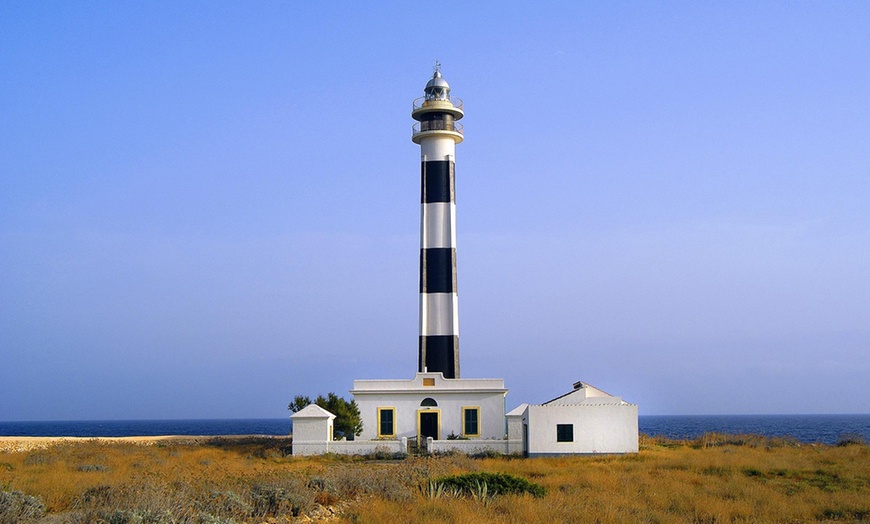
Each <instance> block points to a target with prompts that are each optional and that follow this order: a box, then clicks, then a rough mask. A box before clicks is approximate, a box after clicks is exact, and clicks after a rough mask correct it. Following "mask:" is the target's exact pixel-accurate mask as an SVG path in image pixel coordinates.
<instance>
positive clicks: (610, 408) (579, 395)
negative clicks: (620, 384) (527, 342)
mask: <svg viewBox="0 0 870 524" xmlns="http://www.w3.org/2000/svg"><path fill="white" fill-rule="evenodd" d="M507 419H508V438H509V439H511V440H520V441H521V442H522V447H521V449H522V451H523V454H524V455H526V456H529V457H539V456H545V455H567V454H587V453H637V450H638V433H637V405H636V404H630V403H628V402H626V401H624V400H622V399H621V398H620V397H617V396H614V395H610V394H609V393H605V392H604V391H601V390H600V389H598V388H595V387H592V386H590V385H589V384H584V383H583V382H577V383H575V384H574V390H573V391H571V392H569V393H566V394H564V395H562V396H560V397H557V398H554V399H553V400H550V401H548V402H545V403H543V404H538V405H529V404H521V405H520V406H518V407H517V408H515V409H513V410H512V411H511V412H510V413H508V414H507Z"/></svg>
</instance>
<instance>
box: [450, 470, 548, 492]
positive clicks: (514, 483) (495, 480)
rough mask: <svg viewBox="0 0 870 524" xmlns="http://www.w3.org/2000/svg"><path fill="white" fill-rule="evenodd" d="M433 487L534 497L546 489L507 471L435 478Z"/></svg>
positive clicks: (456, 490)
mask: <svg viewBox="0 0 870 524" xmlns="http://www.w3.org/2000/svg"><path fill="white" fill-rule="evenodd" d="M434 483H435V485H436V486H435V488H434V489H436V490H437V489H438V488H439V487H440V488H442V489H444V490H446V491H448V492H454V493H461V494H462V495H466V496H478V495H484V496H497V495H521V494H523V493H528V494H530V495H532V496H535V497H543V496H544V495H546V493H547V490H546V489H545V488H544V486H541V485H540V484H535V483H534V482H529V481H528V480H526V479H524V478H522V477H515V476H513V475H508V474H507V473H466V474H464V475H451V476H447V477H441V478H438V479H435V481H434Z"/></svg>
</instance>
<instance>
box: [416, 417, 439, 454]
mask: <svg viewBox="0 0 870 524" xmlns="http://www.w3.org/2000/svg"><path fill="white" fill-rule="evenodd" d="M424 413H433V414H435V416H436V417H437V421H438V423H437V424H436V428H435V440H441V410H440V409H437V408H429V409H418V410H417V445H418V446H419V445H420V441H421V440H422V438H423V436H422V435H421V434H420V427H421V419H422V417H423V414H424Z"/></svg>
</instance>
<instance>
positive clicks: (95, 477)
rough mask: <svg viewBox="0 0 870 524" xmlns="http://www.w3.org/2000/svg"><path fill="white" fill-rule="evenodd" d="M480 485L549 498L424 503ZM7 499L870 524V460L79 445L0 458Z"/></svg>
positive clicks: (210, 509)
mask: <svg viewBox="0 0 870 524" xmlns="http://www.w3.org/2000/svg"><path fill="white" fill-rule="evenodd" d="M475 471H477V472H490V473H507V474H511V475H515V476H518V477H522V478H525V479H528V480H531V481H533V482H535V483H537V484H540V485H542V486H544V487H545V488H546V489H547V495H546V496H544V497H543V498H534V497H531V496H528V495H522V496H516V495H508V496H498V497H491V496H483V497H479V496H478V497H474V496H462V495H460V494H458V493H449V492H438V493H433V492H431V491H430V490H428V489H427V488H428V486H429V480H431V479H435V478H438V477H442V476H445V475H457V474H463V473H468V472H475ZM0 491H4V492H10V493H11V492H21V493H20V494H19V495H17V496H18V497H19V498H20V497H21V496H33V497H41V500H42V501H43V502H44V504H45V506H46V509H47V511H48V517H47V520H46V521H51V522H190V523H205V522H222V523H229V522H237V523H241V522H270V521H271V522H293V521H301V520H305V519H307V518H308V517H314V518H315V519H317V520H320V519H336V520H337V521H339V522H355V523H368V522H371V523H381V522H390V523H393V522H395V523H401V522H408V523H416V522H499V523H501V522H504V523H513V522H517V523H520V522H548V523H558V522H600V523H602V524H603V523H617V522H618V523H623V522H650V523H653V522H692V523H727V522H747V523H749V522H782V523H798V522H870V447H868V446H866V445H861V444H855V445H849V446H822V445H800V444H798V443H797V442H794V441H791V440H788V439H765V438H762V437H755V436H724V435H707V436H705V437H704V438H701V439H698V440H696V441H690V442H677V441H669V440H664V439H652V438H643V439H642V440H641V451H640V453H638V454H637V455H628V456H593V457H562V458H549V459H529V460H525V459H518V458H510V457H505V458H483V459H471V458H468V457H466V456H464V455H452V456H446V457H427V458H408V459H405V460H400V461H365V460H360V459H348V458H341V457H328V456H327V457H316V458H293V457H290V456H289V455H288V447H287V442H286V441H285V440H283V439H249V440H238V439H236V440H233V439H212V440H200V441H190V442H184V441H171V442H164V443H160V444H158V445H152V446H142V445H136V444H132V443H105V442H88V441H85V442H75V443H65V444H60V445H56V446H53V447H48V448H46V449H33V450H28V451H5V452H0ZM2 515H3V508H0V516H2ZM0 521H3V522H6V521H9V522H14V520H5V519H4V518H3V517H0Z"/></svg>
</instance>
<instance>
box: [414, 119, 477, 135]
mask: <svg viewBox="0 0 870 524" xmlns="http://www.w3.org/2000/svg"><path fill="white" fill-rule="evenodd" d="M436 122H437V123H438V124H441V125H440V126H439V125H437V124H436V125H432V124H435V123H436ZM421 124H423V125H422V126H421ZM444 124H445V122H444V121H443V120H429V121H426V122H416V123H415V124H414V125H412V126H411V136H412V137H415V136H417V135H419V134H420V133H426V132H427V131H453V132H455V133H459V134H460V135H462V134H464V133H463V132H462V129H463V127H462V124H460V123H459V122H453V123H452V124H447V125H444Z"/></svg>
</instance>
